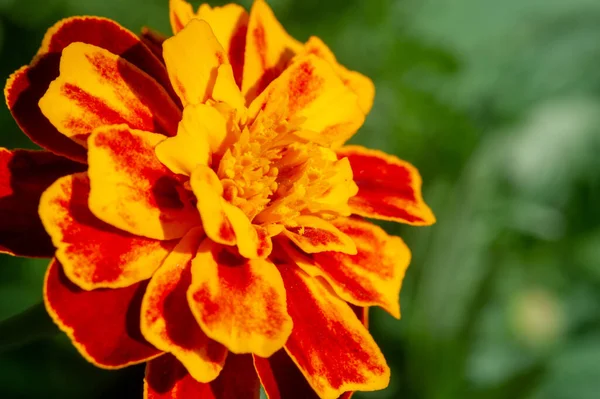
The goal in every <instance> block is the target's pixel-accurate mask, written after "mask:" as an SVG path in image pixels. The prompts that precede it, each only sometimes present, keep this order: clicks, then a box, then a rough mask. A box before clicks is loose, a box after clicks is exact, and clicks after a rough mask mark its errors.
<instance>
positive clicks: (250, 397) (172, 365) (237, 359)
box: [144, 354, 260, 399]
mask: <svg viewBox="0 0 600 399" xmlns="http://www.w3.org/2000/svg"><path fill="white" fill-rule="evenodd" d="M259 396H260V382H259V380H258V377H257V376H256V372H255V371H254V367H252V356H250V355H234V354H229V356H227V361H226V362H225V367H224V368H223V371H222V372H221V374H220V375H219V377H218V378H217V379H216V380H214V381H212V382H210V383H208V384H203V383H200V382H198V381H196V380H194V378H192V376H191V375H190V374H189V373H188V372H187V370H186V369H185V367H184V366H183V365H182V364H181V363H180V362H179V361H178V360H177V359H175V357H173V356H171V355H169V354H166V355H164V356H161V357H159V358H157V359H154V360H151V361H149V362H148V364H147V366H146V378H145V379H144V399H190V398H198V399H200V398H201V399H258V398H259Z"/></svg>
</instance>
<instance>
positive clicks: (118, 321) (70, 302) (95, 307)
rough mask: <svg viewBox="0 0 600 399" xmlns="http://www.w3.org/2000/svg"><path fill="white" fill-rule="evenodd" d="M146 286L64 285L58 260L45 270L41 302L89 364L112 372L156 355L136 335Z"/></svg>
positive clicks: (154, 349)
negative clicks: (90, 287) (88, 287)
mask: <svg viewBox="0 0 600 399" xmlns="http://www.w3.org/2000/svg"><path fill="white" fill-rule="evenodd" d="M146 285H147V282H140V283H136V284H133V285H130V286H129V287H125V288H118V289H98V290H94V291H84V290H82V289H81V288H79V287H77V286H76V285H74V284H73V283H72V282H70V281H69V279H68V278H67V276H65V274H64V273H63V271H62V267H61V265H60V263H58V261H56V260H53V261H52V262H51V263H50V265H49V266H48V271H47V272H46V280H45V283H44V302H45V304H46V309H47V310H48V313H49V314H50V316H51V317H52V319H53V320H54V322H55V323H56V324H57V325H58V327H59V328H60V329H61V330H62V331H64V332H65V333H66V334H67V335H68V336H69V338H70V339H71V341H72V342H73V345H74V346H75V347H76V348H77V349H78V350H79V352H80V353H81V354H82V355H83V357H85V358H86V359H87V360H88V361H89V362H91V363H93V364H95V365H96V366H98V367H103V368H108V369H114V368H121V367H125V366H129V365H131V364H136V363H142V362H145V361H147V360H149V359H152V358H153V357H155V356H157V355H159V354H160V353H161V352H160V351H159V350H158V349H156V348H154V347H153V346H152V345H150V344H149V343H148V342H146V340H145V339H144V338H143V337H142V334H141V332H140V304H141V301H142V295H143V294H144V291H145V289H146Z"/></svg>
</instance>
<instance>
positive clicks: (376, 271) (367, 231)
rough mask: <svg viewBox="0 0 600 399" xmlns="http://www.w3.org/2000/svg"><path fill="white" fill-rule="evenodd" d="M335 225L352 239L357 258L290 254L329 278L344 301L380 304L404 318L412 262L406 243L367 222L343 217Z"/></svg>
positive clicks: (306, 268)
mask: <svg viewBox="0 0 600 399" xmlns="http://www.w3.org/2000/svg"><path fill="white" fill-rule="evenodd" d="M333 224H334V225H335V226H336V227H337V228H338V229H339V230H340V231H342V232H343V233H344V234H346V235H348V236H349V237H350V238H352V240H353V241H354V243H355V244H356V247H357V249H358V253H357V254H356V255H347V254H343V253H341V252H333V251H331V252H321V253H318V254H312V255H306V254H301V253H300V252H299V251H297V250H293V249H292V250H290V251H289V254H290V255H291V256H292V258H294V260H295V261H296V263H297V264H298V266H300V267H301V268H302V269H303V270H304V271H305V272H307V273H308V274H310V275H311V276H313V277H316V276H319V277H323V278H325V280H327V282H328V283H329V284H330V285H331V287H332V288H333V289H334V291H335V292H336V293H337V294H338V295H339V296H340V297H341V298H342V299H344V300H346V301H348V302H351V303H353V304H355V305H360V306H372V305H378V306H381V307H382V308H384V309H385V310H387V311H388V312H389V313H390V314H391V315H392V316H394V317H396V318H400V305H399V302H398V301H399V296H400V287H401V286H402V279H403V277H404V273H405V272H406V269H407V268H408V264H409V263H410V251H409V249H408V247H407V246H406V244H404V242H403V241H402V240H401V239H400V238H399V237H394V236H389V235H388V234H387V233H386V232H385V231H384V230H383V229H382V228H380V227H378V226H375V225H374V224H372V223H370V222H366V221H363V220H358V219H347V218H340V219H337V220H335V221H334V222H333Z"/></svg>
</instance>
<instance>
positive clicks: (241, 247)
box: [224, 203, 273, 259]
mask: <svg viewBox="0 0 600 399" xmlns="http://www.w3.org/2000/svg"><path fill="white" fill-rule="evenodd" d="M224 210H225V214H226V215H227V218H228V219H229V222H230V223H231V227H232V228H233V232H234V233H235V239H236V243H237V247H238V251H239V253H240V255H242V256H243V257H245V258H248V259H255V258H264V257H267V256H268V255H269V253H270V252H271V249H273V244H272V242H271V237H269V236H268V234H267V232H266V231H264V230H263V229H261V228H260V227H258V226H254V225H253V224H252V223H251V222H250V220H249V219H248V217H247V216H246V215H245V214H244V212H242V210H241V209H240V208H238V207H235V206H233V205H231V204H228V203H226V204H225V207H224Z"/></svg>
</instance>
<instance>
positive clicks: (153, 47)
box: [140, 26, 171, 87]
mask: <svg viewBox="0 0 600 399" xmlns="http://www.w3.org/2000/svg"><path fill="white" fill-rule="evenodd" d="M166 39H167V38H166V37H165V36H164V35H163V34H162V33H159V32H157V31H155V30H154V29H151V28H148V27H147V26H143V27H142V32H141V33H140V40H141V41H142V43H144V44H145V45H146V47H148V48H149V49H150V51H152V54H154V56H155V57H156V58H158V59H159V60H160V61H161V62H162V63H164V59H163V51H162V45H163V42H164V41H165V40H166ZM166 72H167V70H166V69H165V75H166ZM167 81H169V77H168V75H167ZM170 86H171V83H170V81H169V87H170Z"/></svg>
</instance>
